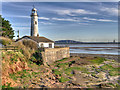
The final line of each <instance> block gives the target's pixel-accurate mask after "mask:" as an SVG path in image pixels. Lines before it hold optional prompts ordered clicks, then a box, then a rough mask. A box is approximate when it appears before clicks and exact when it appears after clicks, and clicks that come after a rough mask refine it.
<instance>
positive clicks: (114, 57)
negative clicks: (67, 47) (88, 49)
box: [70, 53, 120, 62]
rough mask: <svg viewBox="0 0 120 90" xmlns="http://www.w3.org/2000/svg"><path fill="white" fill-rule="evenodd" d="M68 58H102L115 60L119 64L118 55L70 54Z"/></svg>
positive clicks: (119, 57)
mask: <svg viewBox="0 0 120 90" xmlns="http://www.w3.org/2000/svg"><path fill="white" fill-rule="evenodd" d="M70 56H79V57H91V56H92V57H104V58H106V59H110V60H115V61H118V62H120V60H119V59H120V55H110V54H84V53H70Z"/></svg>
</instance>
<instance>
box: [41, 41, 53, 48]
mask: <svg viewBox="0 0 120 90" xmlns="http://www.w3.org/2000/svg"><path fill="white" fill-rule="evenodd" d="M42 44H43V47H47V48H49V44H50V43H44V42H40V43H39V47H41V46H42ZM52 48H54V43H52Z"/></svg>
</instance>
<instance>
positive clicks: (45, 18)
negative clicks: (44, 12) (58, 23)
mask: <svg viewBox="0 0 120 90" xmlns="http://www.w3.org/2000/svg"><path fill="white" fill-rule="evenodd" d="M38 19H43V20H50V18H47V17H38Z"/></svg>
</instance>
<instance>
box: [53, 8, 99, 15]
mask: <svg viewBox="0 0 120 90" xmlns="http://www.w3.org/2000/svg"><path fill="white" fill-rule="evenodd" d="M54 11H55V12H56V13H57V14H59V15H70V16H77V15H81V14H97V12H91V11H87V10H84V9H69V10H68V9H66V10H54Z"/></svg>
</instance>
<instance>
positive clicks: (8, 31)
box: [0, 15, 14, 39]
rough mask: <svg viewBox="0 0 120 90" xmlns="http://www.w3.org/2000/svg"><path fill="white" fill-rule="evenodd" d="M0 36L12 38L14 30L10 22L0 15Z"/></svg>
mask: <svg viewBox="0 0 120 90" xmlns="http://www.w3.org/2000/svg"><path fill="white" fill-rule="evenodd" d="M0 36H3V37H8V38H10V39H13V37H14V30H13V28H12V27H11V24H10V22H9V21H8V20H5V19H4V18H2V17H1V15H0Z"/></svg>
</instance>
